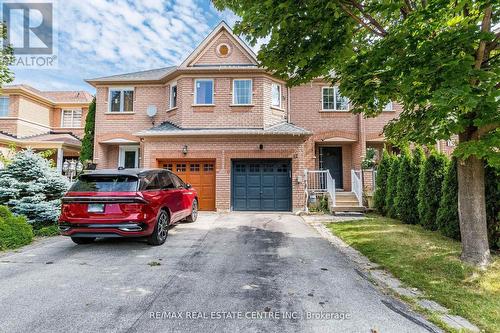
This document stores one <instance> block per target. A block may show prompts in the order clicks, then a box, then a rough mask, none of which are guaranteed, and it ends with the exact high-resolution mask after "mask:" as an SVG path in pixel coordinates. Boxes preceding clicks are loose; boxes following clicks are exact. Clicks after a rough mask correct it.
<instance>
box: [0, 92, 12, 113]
mask: <svg viewBox="0 0 500 333" xmlns="http://www.w3.org/2000/svg"><path fill="white" fill-rule="evenodd" d="M0 99H6V100H7V113H6V114H5V115H1V114H0V117H8V116H9V113H10V96H0Z"/></svg>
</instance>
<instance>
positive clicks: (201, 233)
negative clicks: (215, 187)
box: [0, 213, 432, 333]
mask: <svg viewBox="0 0 500 333" xmlns="http://www.w3.org/2000/svg"><path fill="white" fill-rule="evenodd" d="M393 304H395V301H394V300H393V299H391V298H390V297H388V296H385V295H383V294H382V293H381V292H380V291H378V290H377V289H376V288H375V287H374V286H372V285H371V283H370V282H368V281H367V280H365V279H364V278H363V277H362V275H360V274H358V273H357V271H356V269H355V267H354V266H353V265H352V264H351V263H350V262H349V261H348V260H347V259H346V258H345V257H344V256H343V255H342V254H340V253H339V252H338V251H337V250H336V249H335V248H334V247H332V245H330V243H328V242H327V241H325V240H323V239H322V238H320V237H319V235H318V234H317V233H316V232H315V230H314V229H312V228H311V227H310V226H308V225H307V224H305V223H304V222H303V221H302V219H301V218H300V217H296V216H293V215H287V214H237V213H231V214H215V213H206V214H202V215H200V218H199V220H198V221H197V222H196V223H193V224H182V225H179V226H176V227H175V228H173V229H172V230H171V231H170V234H169V238H168V239H167V242H166V243H165V245H163V246H160V247H151V246H149V245H147V244H146V243H145V242H142V241H138V240H132V241H131V240H120V239H119V240H100V241H97V242H96V243H95V244H91V245H75V244H73V243H72V242H71V240H70V239H68V238H63V237H54V238H50V239H45V240H42V241H39V242H38V243H36V244H34V245H31V246H28V247H25V248H23V249H21V250H19V251H17V252H9V253H3V254H0V332H2V333H3V332H9V333H10V332H23V333H24V332H373V331H371V330H375V331H376V332H380V333H382V332H398V333H401V332H412V333H413V332H428V331H429V330H430V327H431V325H430V324H429V323H427V322H425V321H423V320H422V319H421V318H419V317H418V316H416V315H414V314H412V313H411V312H405V311H403V312H401V311H400V310H397V309H398V307H394V306H393ZM395 309H396V310H395ZM431 331H432V330H431Z"/></svg>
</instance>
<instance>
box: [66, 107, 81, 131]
mask: <svg viewBox="0 0 500 333" xmlns="http://www.w3.org/2000/svg"><path fill="white" fill-rule="evenodd" d="M61 127H69V128H77V127H82V110H62V116H61Z"/></svg>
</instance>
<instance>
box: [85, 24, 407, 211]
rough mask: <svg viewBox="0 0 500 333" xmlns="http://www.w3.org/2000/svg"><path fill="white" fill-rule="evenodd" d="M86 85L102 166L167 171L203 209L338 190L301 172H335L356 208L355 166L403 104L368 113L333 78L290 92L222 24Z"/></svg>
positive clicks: (293, 202)
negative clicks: (165, 63) (146, 62)
mask: <svg viewBox="0 0 500 333" xmlns="http://www.w3.org/2000/svg"><path fill="white" fill-rule="evenodd" d="M87 82H88V83H90V84H91V85H93V86H94V87H95V88H96V90H97V96H96V98H97V100H96V101H97V108H96V129H95V151H94V162H95V163H96V164H97V168H99V169H102V168H117V167H125V168H134V167H160V168H168V169H171V170H172V171H173V172H175V173H177V174H178V175H180V176H181V177H182V178H183V179H184V180H185V181H186V182H189V183H191V184H192V185H193V186H194V187H195V188H197V189H198V192H199V193H200V206H201V209H204V210H221V211H226V210H247V211H292V210H294V211H295V210H300V209H303V208H304V204H305V200H306V196H305V189H306V188H305V185H306V184H305V182H306V180H308V183H307V189H310V188H312V187H313V185H314V184H313V183H314V182H317V184H316V185H317V187H322V188H325V189H326V187H327V185H328V187H329V190H330V191H331V187H332V186H331V184H330V183H329V180H328V179H327V178H321V177H316V176H315V175H316V174H314V173H309V174H306V173H305V170H329V171H330V174H331V175H332V176H333V178H334V179H335V187H336V188H337V190H338V191H340V190H343V192H344V193H347V194H348V195H347V196H346V197H344V198H343V200H345V201H346V202H350V201H352V200H353V198H354V200H356V203H355V205H356V206H357V205H358V201H357V199H356V197H355V196H354V194H353V193H351V191H353V190H357V191H358V192H359V189H360V188H361V187H360V186H361V185H360V184H359V182H360V181H361V180H360V179H358V178H359V172H358V173H356V172H354V173H353V172H352V170H359V169H360V168H361V161H362V159H363V156H364V155H365V152H366V148H367V147H375V148H377V149H379V150H381V149H382V147H383V144H384V137H383V136H382V129H383V126H384V125H385V124H386V123H387V122H388V121H389V120H391V119H393V118H394V117H397V115H398V113H399V112H400V110H401V108H400V106H399V105H397V104H392V103H390V104H388V105H387V107H386V111H384V112H383V113H382V114H381V115H380V116H379V117H377V118H372V119H365V118H364V117H363V116H362V115H354V114H352V113H350V112H349V102H348V100H347V99H345V98H343V97H342V96H341V95H340V94H339V91H338V87H332V86H331V85H330V84H329V83H328V82H325V81H322V80H319V79H318V80H314V81H313V82H311V83H308V84H304V85H301V86H299V87H294V88H291V89H290V88H287V87H286V85H285V82H284V81H282V80H280V79H277V78H275V77H273V75H272V74H270V73H269V72H267V71H265V70H264V69H262V68H259V67H258V62H257V59H256V56H255V54H254V53H253V52H252V50H251V49H250V48H249V47H248V46H247V45H246V44H245V43H244V42H243V41H242V40H240V39H239V38H238V37H237V36H235V35H234V34H233V33H232V31H231V29H230V28H229V27H228V26H227V25H226V24H225V23H224V22H222V23H221V24H219V25H218V26H217V27H216V28H215V29H214V30H213V31H212V32H211V33H210V34H209V35H208V36H207V37H206V38H205V40H203V42H202V43H201V44H200V45H199V46H198V47H197V48H196V49H195V50H194V51H193V52H192V53H191V54H190V55H189V56H188V57H187V58H186V59H185V60H184V61H183V62H182V63H181V64H180V65H179V66H173V67H167V68H161V69H155V70H149V71H143V72H136V73H129V74H123V75H115V76H108V77H101V78H96V79H91V80H88V81H87ZM155 111H156V112H155ZM148 113H149V114H150V115H151V116H152V115H154V116H152V117H150V116H148ZM311 175H312V176H314V177H311ZM322 175H323V176H324V173H323V174H322ZM353 177H354V178H353ZM327 182H328V184H327ZM333 192H335V191H333ZM331 194H332V195H333V196H334V197H335V196H336V195H337V196H340V194H335V193H331ZM338 199H339V198H338ZM339 201H340V199H339Z"/></svg>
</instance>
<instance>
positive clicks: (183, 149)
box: [182, 145, 188, 155]
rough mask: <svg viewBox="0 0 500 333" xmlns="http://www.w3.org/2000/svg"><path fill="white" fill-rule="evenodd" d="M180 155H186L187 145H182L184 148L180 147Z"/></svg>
mask: <svg viewBox="0 0 500 333" xmlns="http://www.w3.org/2000/svg"><path fill="white" fill-rule="evenodd" d="M182 153H183V154H184V155H187V153H188V146H187V145H184V147H182Z"/></svg>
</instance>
